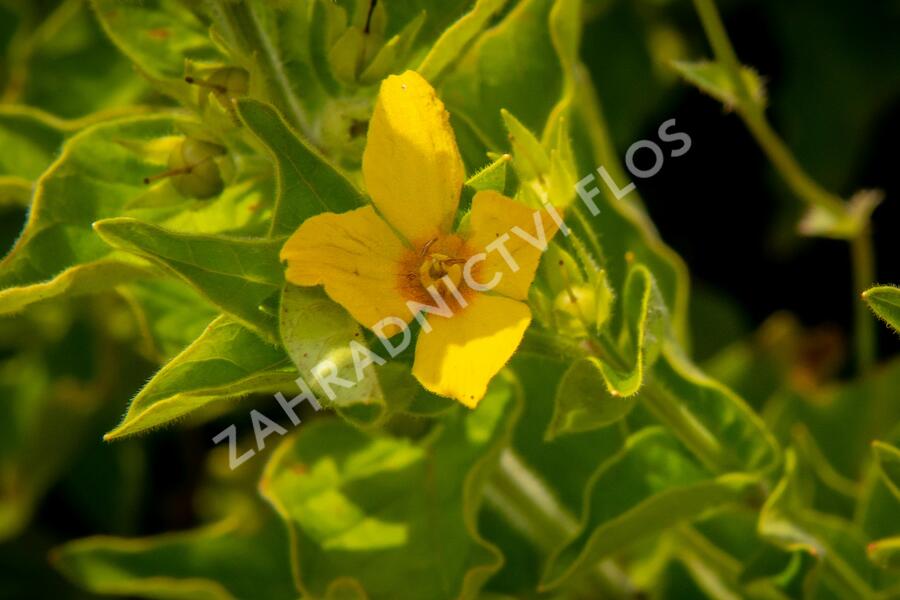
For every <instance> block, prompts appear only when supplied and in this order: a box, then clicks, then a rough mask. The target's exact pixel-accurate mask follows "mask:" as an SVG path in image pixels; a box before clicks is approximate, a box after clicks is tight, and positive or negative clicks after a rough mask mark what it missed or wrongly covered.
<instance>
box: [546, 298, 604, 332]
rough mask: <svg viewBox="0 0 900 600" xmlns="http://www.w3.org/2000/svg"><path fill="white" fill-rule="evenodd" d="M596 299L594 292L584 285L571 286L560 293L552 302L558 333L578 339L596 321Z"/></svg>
mask: <svg viewBox="0 0 900 600" xmlns="http://www.w3.org/2000/svg"><path fill="white" fill-rule="evenodd" d="M596 308H597V299H596V296H595V295H594V290H592V289H591V288H590V287H589V286H586V285H577V286H572V287H571V288H570V289H566V290H563V291H561V292H560V293H559V294H557V295H556V299H555V300H554V301H553V312H554V313H555V314H556V319H557V324H558V326H559V331H560V333H562V334H564V335H569V336H573V337H580V336H583V335H584V334H585V333H586V330H587V327H588V326H590V325H593V324H594V322H595V321H596V314H597V311H596Z"/></svg>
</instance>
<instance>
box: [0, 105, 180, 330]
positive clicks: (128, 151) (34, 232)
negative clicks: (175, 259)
mask: <svg viewBox="0 0 900 600" xmlns="http://www.w3.org/2000/svg"><path fill="white" fill-rule="evenodd" d="M174 125H175V121H174V119H173V118H172V117H170V116H166V115H161V116H153V117H133V118H128V119H122V120H117V121H113V122H109V123H102V124H98V125H93V126H88V127H86V128H85V129H84V130H83V131H81V132H80V133H78V134H76V135H75V136H73V137H72V138H71V139H70V140H69V141H68V142H66V144H65V145H64V147H63V151H62V154H61V155H60V156H59V158H57V160H56V162H54V163H53V165H52V166H51V167H50V168H49V169H48V170H47V171H46V172H45V173H44V174H43V175H42V176H41V178H40V179H39V180H38V182H37V184H36V186H35V192H34V200H33V203H32V207H31V211H30V214H29V218H28V222H27V223H26V225H25V229H24V231H23V232H22V235H21V236H20V237H19V239H18V240H17V242H16V244H15V246H14V247H13V249H12V250H11V251H10V252H9V254H7V256H6V257H5V258H4V259H3V261H2V263H0V290H2V292H0V293H2V297H3V300H2V301H0V312H4V313H5V312H10V311H17V310H20V309H22V308H24V307H25V306H27V305H28V304H30V303H32V302H35V301H38V300H42V299H46V298H50V297H53V296H56V295H58V294H60V293H64V292H66V291H68V290H71V291H78V292H87V291H95V290H100V289H107V288H110V287H113V286H116V285H118V284H119V283H123V282H126V281H130V280H133V279H134V278H135V277H136V276H139V275H145V274H146V273H145V272H146V271H147V270H146V269H144V271H145V272H141V271H140V267H141V265H143V264H145V263H143V261H137V260H135V259H134V258H128V257H125V258H123V255H122V254H119V253H112V252H111V251H110V248H109V246H108V245H106V244H104V243H103V241H102V240H101V239H100V238H99V237H97V235H96V234H95V233H94V232H93V231H92V229H91V225H92V223H93V222H94V221H96V220H97V219H102V218H106V217H112V216H116V215H118V214H120V213H121V212H122V211H123V208H124V207H125V206H126V205H127V203H128V202H129V200H130V199H133V198H135V197H137V196H139V195H141V194H144V193H146V186H144V185H143V183H142V180H143V178H144V177H146V176H148V175H151V174H153V173H155V172H158V171H159V170H160V163H161V161H162V160H163V159H161V158H160V157H159V156H157V154H158V153H156V154H154V153H141V152H140V151H139V150H138V149H139V148H141V147H144V146H146V145H148V144H149V145H153V144H155V143H156V141H157V140H159V139H166V138H167V136H169V135H170V134H171V133H172V128H173V126H174ZM102 259H108V260H105V261H103V263H102V264H100V265H92V266H90V267H87V265H91V263H94V262H96V261H101V260H102ZM79 267H81V268H79Z"/></svg>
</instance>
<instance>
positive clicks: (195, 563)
mask: <svg viewBox="0 0 900 600" xmlns="http://www.w3.org/2000/svg"><path fill="white" fill-rule="evenodd" d="M255 508H256V512H252V513H251V512H250V511H249V510H243V511H235V512H234V513H233V514H231V515H229V516H228V517H226V518H224V519H223V520H221V521H219V522H217V523H214V524H212V525H207V526H204V527H199V528H196V529H191V530H188V531H180V532H177V533H164V534H161V535H156V536H151V537H145V538H118V537H111V536H94V537H89V538H83V539H78V540H74V541H72V542H68V543H66V544H64V545H62V546H59V547H57V548H55V549H54V550H53V552H52V554H51V557H50V559H51V562H52V564H53V566H54V567H56V569H57V570H58V571H60V572H62V574H63V575H65V576H66V578H68V579H69V580H70V581H71V582H72V583H74V584H76V585H78V586H80V587H81V588H83V589H86V590H88V591H90V592H93V593H95V594H103V595H111V596H117V597H122V596H130V597H141V598H165V599H168V600H172V599H179V600H195V599H202V600H232V599H236V598H260V599H265V600H282V599H285V598H294V597H296V595H297V594H296V591H295V590H294V587H293V584H292V582H291V578H290V561H289V558H288V553H287V547H288V540H287V535H286V533H285V531H284V527H283V525H282V524H281V523H280V522H279V520H278V519H277V517H276V516H275V515H273V514H271V512H268V511H266V510H265V507H263V506H256V507H255ZM251 548H252V549H255V551H252V552H248V549H251ZM262 550H264V551H262Z"/></svg>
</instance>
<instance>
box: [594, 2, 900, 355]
mask: <svg viewBox="0 0 900 600" xmlns="http://www.w3.org/2000/svg"><path fill="white" fill-rule="evenodd" d="M601 4H602V6H601ZM717 5H718V6H719V8H720V10H721V12H722V14H723V19H724V21H725V26H726V28H727V30H728V33H729V36H730V37H731V40H732V43H733V44H734V47H735V50H736V52H737V54H738V57H739V59H740V60H741V61H742V62H743V63H744V64H747V65H749V66H752V67H754V68H755V69H756V70H757V71H758V72H759V74H760V75H761V76H762V77H763V79H764V81H765V82H766V83H767V93H768V99H769V110H768V117H769V119H770V122H771V123H772V124H773V126H774V128H775V130H776V131H777V132H778V133H779V134H780V135H781V136H782V137H783V139H784V140H785V141H786V143H787V144H788V146H789V147H790V148H791V149H792V150H793V151H794V153H795V156H796V157H797V159H798V161H799V162H800V164H801V165H802V166H803V167H804V168H805V169H806V170H807V172H808V173H809V174H810V175H811V176H812V177H813V178H814V179H815V180H816V181H818V182H819V183H820V184H822V185H823V186H825V187H826V188H827V189H829V190H830V191H832V192H834V193H837V194H839V195H841V196H842V197H844V198H848V197H849V196H851V195H852V194H853V193H854V192H856V191H858V190H860V189H863V188H878V189H881V190H883V191H884V192H885V199H884V202H883V203H882V205H881V206H880V207H879V208H878V209H877V210H876V212H875V214H874V220H873V235H874V241H875V245H876V256H877V261H878V264H877V282H879V283H897V282H900V262H898V261H897V260H896V259H897V257H898V255H900V236H898V235H897V225H896V224H897V223H898V222H900V204H898V201H897V195H898V192H900V179H898V166H900V164H898V162H900V161H898V158H900V153H898V151H897V148H898V146H897V144H898V140H900V137H898V136H900V34H898V32H900V3H897V2H875V1H872V2H842V1H831V2H827V1H826V2H821V1H811V0H790V1H788V2H785V1H783V0H767V1H759V0H750V1H736V0H735V1H721V2H717ZM595 6H596V7H598V8H596V11H597V12H596V13H595V16H594V17H593V19H592V20H591V22H590V23H589V24H588V26H587V28H586V31H585V34H584V41H583V44H582V55H583V57H584V60H585V61H586V62H587V64H588V66H589V68H590V70H591V72H592V75H593V77H594V81H595V84H596V86H597V87H598V89H599V94H600V96H601V99H602V101H603V102H604V105H605V110H606V116H607V119H608V121H609V123H610V128H611V129H612V131H613V135H614V136H615V139H616V144H617V148H618V149H619V151H620V154H624V151H625V149H627V148H628V146H629V145H630V144H631V143H633V142H634V141H636V140H638V139H641V138H647V139H656V137H657V136H656V129H657V127H658V126H659V124H661V123H662V122H663V121H665V120H667V119H670V118H675V119H676V120H677V125H678V126H677V127H676V128H674V129H676V130H678V131H684V132H687V133H688V134H689V135H690V136H691V138H692V146H691V149H690V151H689V152H688V153H687V154H686V155H684V156H683V157H680V158H670V159H667V160H666V162H665V164H664V167H663V169H662V171H661V172H660V173H659V174H658V175H656V176H654V177H653V178H650V179H648V180H643V181H640V180H639V181H637V184H638V189H639V191H640V192H641V194H642V196H643V199H644V200H645V202H646V203H647V205H648V209H649V211H650V214H651V217H652V219H653V221H654V223H655V224H656V225H657V227H658V229H659V230H660V233H661V235H662V237H663V239H664V240H665V241H666V242H667V243H668V244H670V245H671V246H672V247H673V248H674V249H675V250H676V251H678V253H679V254H681V256H682V257H683V258H684V259H685V261H686V262H687V264H688V265H689V266H690V273H691V278H692V284H693V290H692V292H693V293H692V296H691V303H692V312H693V313H694V314H695V315H696V314H703V315H704V319H703V322H704V324H708V323H710V316H711V315H715V316H718V317H720V319H719V327H715V331H713V332H712V334H713V335H709V334H710V332H709V331H698V330H697V329H696V327H695V330H694V332H693V335H694V339H695V351H696V353H697V354H698V357H699V358H703V357H705V356H708V355H709V354H710V353H711V352H713V351H714V350H715V349H717V348H718V347H720V346H721V344H722V343H725V342H727V341H728V338H729V337H732V338H733V337H734V336H738V335H740V334H742V333H746V332H748V331H749V330H752V329H754V328H755V327H756V326H757V325H759V324H760V323H761V322H762V321H763V320H764V319H766V318H767V317H768V316H770V315H772V314H773V313H774V312H776V311H779V310H788V311H791V312H792V313H793V314H794V315H796V316H797V317H798V318H799V319H800V320H801V322H803V323H804V324H805V325H807V326H826V327H830V328H833V329H835V330H837V331H840V332H841V334H842V335H843V336H844V337H845V338H849V337H850V336H851V335H852V319H853V303H855V302H858V301H859V300H858V296H856V295H855V294H854V293H853V292H852V282H851V274H850V262H849V261H850V255H849V246H848V244H846V243H844V242H841V241H833V240H823V239H809V238H803V237H801V236H799V235H798V234H797V233H796V230H795V227H796V223H797V221H798V219H799V217H800V216H801V215H802V211H803V208H804V206H803V205H802V204H801V201H800V200H799V199H797V198H796V197H793V196H792V195H791V193H790V192H789V191H788V190H787V188H786V186H785V185H784V184H783V182H782V181H781V179H780V177H779V175H778V173H777V172H776V171H775V170H774V168H773V167H772V166H771V165H770V164H769V162H768V160H767V159H766V157H765V156H764V155H763V153H762V151H761V149H760V148H759V146H758V145H757V144H756V142H755V140H754V139H753V138H752V136H751V135H750V133H749V132H748V131H747V129H746V128H745V127H744V124H743V123H742V122H741V120H740V119H739V118H738V117H737V116H736V115H734V114H730V113H729V112H728V111H727V110H726V109H725V108H724V107H723V106H722V104H721V103H719V102H718V101H716V100H715V99H713V98H711V97H709V96H706V95H704V94H703V93H701V92H699V91H697V90H696V89H693V88H690V87H688V86H687V85H686V84H684V83H682V82H680V81H675V80H671V79H670V78H669V76H670V75H671V73H672V71H671V70H670V69H667V68H666V65H665V64H664V63H665V58H664V57H659V56H654V52H653V49H652V43H651V48H650V49H648V47H647V46H648V44H647V43H646V40H647V39H648V38H649V39H651V40H653V39H663V40H665V39H666V36H667V35H668V32H671V31H677V32H678V34H679V37H680V43H681V46H682V50H681V52H682V53H683V54H682V56H683V57H684V59H686V60H700V59H704V58H711V57H712V51H711V49H710V48H709V46H708V44H707V43H706V39H705V37H704V35H703V31H702V29H701V27H700V23H699V20H698V18H697V16H696V14H695V13H694V11H693V6H692V4H691V3H690V2H610V3H595ZM693 321H694V324H695V326H696V324H697V323H699V322H700V320H699V319H697V318H694V319H693ZM713 322H715V321H713ZM878 332H879V346H880V356H882V357H885V356H888V355H889V354H892V353H894V352H896V351H897V350H898V349H900V343H898V339H897V336H895V335H893V334H892V333H891V332H890V331H889V330H887V329H886V328H884V327H879V328H878Z"/></svg>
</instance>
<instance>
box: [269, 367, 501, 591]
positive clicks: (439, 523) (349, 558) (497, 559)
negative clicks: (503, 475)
mask: <svg viewBox="0 0 900 600" xmlns="http://www.w3.org/2000/svg"><path fill="white" fill-rule="evenodd" d="M517 394H518V390H517V388H516V386H515V385H514V384H512V383H510V381H509V380H508V379H506V378H504V377H498V378H496V379H495V380H494V381H493V382H492V383H491V387H490V388H489V390H488V393H487V395H486V396H485V398H484V399H483V400H482V401H481V403H480V404H479V405H478V408H477V409H476V410H473V411H466V410H463V409H461V408H458V409H457V410H455V411H452V412H451V413H449V414H448V415H447V416H446V417H444V418H443V419H441V420H440V422H439V424H438V426H437V427H436V428H435V429H434V430H433V431H432V433H431V434H430V435H428V436H427V437H426V438H425V439H424V440H422V441H421V442H420V443H418V444H417V443H414V442H412V441H411V440H409V439H405V438H396V437H389V436H387V435H385V434H381V433H372V434H366V433H363V432H361V431H359V430H357V429H354V428H352V427H350V426H348V425H346V424H344V423H341V422H340V421H335V420H319V421H315V422H313V423H311V424H309V425H305V426H304V427H303V429H302V431H301V432H300V433H299V435H296V436H293V437H291V438H289V439H287V440H285V442H284V443H283V444H282V445H281V446H280V447H279V448H278V449H277V450H276V454H274V455H273V456H272V459H271V461H270V462H269V464H268V465H267V467H266V470H265V474H264V476H263V480H262V483H261V484H260V487H261V490H262V493H263V495H264V496H265V497H266V498H267V499H268V500H269V501H270V502H272V503H273V504H274V505H275V506H276V508H277V510H278V511H279V513H280V514H281V515H282V517H283V518H284V519H285V521H286V522H287V523H288V527H289V528H290V531H291V539H292V544H293V549H292V556H293V557H294V575H295V578H296V580H297V585H298V587H299V588H300V590H301V591H302V592H303V594H304V595H309V596H312V597H322V596H324V595H326V593H327V591H328V590H329V589H330V588H331V587H332V586H333V585H335V583H336V582H337V581H339V580H344V581H345V582H357V583H358V584H359V585H360V586H361V587H362V589H363V590H365V593H366V594H367V596H368V597H370V598H388V597H393V596H396V594H397V593H398V590H415V595H416V596H420V597H422V598H435V599H438V598H473V597H474V596H475V594H476V593H477V591H478V589H479V588H480V587H481V585H482V584H483V583H484V581H485V580H486V579H487V578H488V577H489V576H490V575H491V574H492V573H494V572H495V571H496V570H497V569H498V568H499V566H500V564H501V562H502V557H501V556H500V555H499V553H498V552H497V550H496V549H495V548H494V547H493V546H491V545H489V544H487V543H485V542H484V540H483V539H482V538H481V536H480V534H479V533H478V531H477V528H476V526H477V514H478V509H479V505H480V502H481V497H482V488H483V486H484V483H485V478H486V477H487V475H488V473H489V472H490V470H491V468H492V467H493V465H495V464H496V460H497V457H498V455H499V452H500V450H501V449H502V448H503V447H504V446H505V445H506V444H507V442H508V440H509V436H510V433H511V427H512V424H513V423H514V422H515V419H516V415H517V413H518V410H519V400H518V397H517Z"/></svg>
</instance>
